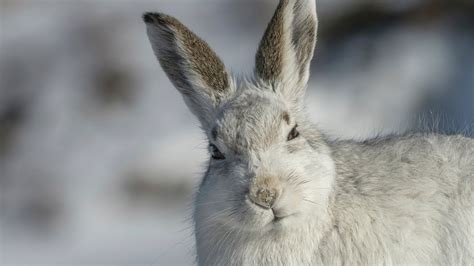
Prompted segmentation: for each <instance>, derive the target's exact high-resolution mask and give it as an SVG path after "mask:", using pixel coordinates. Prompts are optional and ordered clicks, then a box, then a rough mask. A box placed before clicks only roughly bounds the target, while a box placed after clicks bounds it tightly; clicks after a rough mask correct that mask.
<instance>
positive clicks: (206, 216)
mask: <svg viewBox="0 0 474 266" xmlns="http://www.w3.org/2000/svg"><path fill="white" fill-rule="evenodd" d="M143 19H144V21H145V22H146V24H147V32H148V36H149V39H150V42H151V45H152V48H153V50H154V53H155V55H156V57H157V58H158V60H159V62H160V64H161V66H162V67H163V69H164V70H165V72H166V74H167V75H168V77H169V79H170V80H171V82H172V83H173V84H174V85H175V87H176V88H177V89H178V91H179V92H180V93H181V94H182V96H183V98H184V100H185V102H186V104H187V106H188V107H189V109H190V110H191V111H192V112H193V113H194V114H195V115H196V116H197V118H198V119H199V121H200V123H201V124H202V129H203V130H204V131H205V133H206V135H207V137H208V140H209V153H210V157H211V158H210V161H209V166H208V169H207V172H206V174H205V177H204V179H203V180H202V183H201V186H200V189H199V192H198V194H197V197H196V203H195V213H194V219H195V223H196V237H197V239H198V246H199V241H200V238H207V239H218V238H216V237H217V236H218V237H220V238H222V237H223V235H222V234H220V235H219V232H221V233H224V232H232V231H236V232H237V231H238V232H240V233H242V234H245V232H247V233H251V234H261V235H262V236H264V235H272V234H280V233H282V232H289V231H291V230H292V228H294V229H297V228H301V225H304V224H308V223H310V222H312V221H313V220H314V217H318V216H321V217H324V215H325V211H326V207H327V202H328V197H329V193H330V187H331V186H332V184H333V181H334V163H333V161H332V160H331V157H330V152H329V149H328V148H327V146H326V145H325V142H324V140H323V137H322V136H321V135H320V134H319V133H318V131H317V130H314V129H313V128H312V125H311V124H310V123H309V122H307V120H306V116H305V114H304V108H303V102H304V99H303V98H304V94H305V90H306V85H307V82H308V79H309V73H310V72H309V68H310V62H311V59H312V57H313V50H314V47H315V43H316V31H317V17H316V6H315V2H314V1H310V0H281V1H280V3H279V5H278V7H277V9H276V12H275V14H274V16H273V18H272V20H271V22H270V23H269V25H268V27H267V29H266V31H265V34H264V36H263V38H262V40H261V42H260V46H259V48H258V51H257V54H256V60H255V61H256V62H255V70H254V78H252V79H250V81H249V80H237V79H236V78H234V77H233V76H231V74H230V73H229V72H228V71H227V70H226V68H225V66H224V64H223V63H222V62H221V60H220V59H219V58H218V57H217V55H216V54H215V53H214V52H213V51H212V50H211V49H210V48H209V46H208V45H207V44H206V43H205V42H204V41H203V40H201V39H200V38H199V37H197V36H196V35H195V34H194V33H193V32H191V31H190V30H189V29H187V28H186V27H185V26H184V25H183V24H181V23H180V22H179V21H178V20H176V19H175V18H173V17H170V16H167V15H164V14H160V13H146V14H145V15H144V16H143ZM309 217H311V219H309ZM310 220H311V221H310ZM207 233H209V236H206V234H207ZM211 234H212V237H211ZM211 241H212V240H211ZM198 249H199V248H198ZM198 252H199V251H198Z"/></svg>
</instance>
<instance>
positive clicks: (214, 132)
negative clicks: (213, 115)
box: [211, 128, 217, 140]
mask: <svg viewBox="0 0 474 266" xmlns="http://www.w3.org/2000/svg"><path fill="white" fill-rule="evenodd" d="M211 137H212V139H214V140H216V139H217V128H213V129H212V130H211Z"/></svg>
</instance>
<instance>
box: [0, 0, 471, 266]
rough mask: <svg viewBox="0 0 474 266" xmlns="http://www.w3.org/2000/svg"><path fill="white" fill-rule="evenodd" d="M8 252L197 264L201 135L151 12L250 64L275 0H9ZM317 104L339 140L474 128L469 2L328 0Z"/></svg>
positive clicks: (0, 65)
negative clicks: (171, 77)
mask: <svg viewBox="0 0 474 266" xmlns="http://www.w3.org/2000/svg"><path fill="white" fill-rule="evenodd" d="M0 3H1V5H0V75H1V76H0V193H1V194H0V206H1V212H0V264H1V265H20V264H21V265H38V264H42V265H53V264H63V265H119V264H121V265H190V264H192V263H193V252H194V251H193V240H194V239H193V236H192V230H191V222H190V220H189V218H190V215H191V202H192V195H193V191H194V189H195V187H196V186H197V184H198V183H199V180H200V176H201V174H202V173H203V171H204V162H205V161H206V159H207V156H208V155H207V152H206V147H207V143H206V140H205V138H204V135H203V134H201V132H200V130H199V128H198V123H197V121H196V120H195V119H194V117H192V115H191V114H190V113H189V111H188V110H187V109H186V107H185V105H184V103H183V101H182V99H181V97H180V95H179V94H178V93H177V92H176V90H175V89H174V88H173V87H172V85H171V83H170V82H169V81H168V80H167V78H166V76H165V75H164V73H163V72H162V70H161V68H160V67H159V65H158V63H157V62H156V60H155V58H154V55H153V53H152V50H151V48H150V45H149V43H148V39H147V36H146V34H145V26H144V24H143V23H142V21H141V14H142V13H143V12H144V11H161V12H166V13H169V14H172V15H173V16H176V17H177V18H179V19H180V20H181V21H183V22H184V23H185V24H186V25H188V26H190V28H191V29H192V30H193V31H195V32H196V33H197V34H198V35H200V36H201V37H203V38H204V39H205V40H206V41H208V43H209V44H210V45H211V46H212V47H213V48H214V49H215V51H216V52H217V53H218V54H219V55H220V56H221V57H222V59H223V60H224V62H225V63H226V65H227V66H228V68H230V69H232V70H233V71H235V72H244V73H250V72H251V71H252V68H253V58H254V53H255V51H256V49H257V44H258V41H259V39H260V37H261V36H262V34H263V32H264V29H265V27H266V24H267V23H268V21H269V20H270V18H271V16H272V14H273V11H274V9H275V7H276V5H277V1H276V0H213V1H209V0H200V1H192V0H147V1H137V0H133V1H132V0H120V1H112V0H95V1H88V0H76V1H73V0H70V1H67V0H54V1H53V0H0ZM318 14H319V21H320V26H319V38H318V46H317V49H316V53H315V60H314V61H313V66H312V72H313V73H312V78H311V81H310V85H309V88H308V97H307V104H308V112H309V114H310V116H311V117H312V119H313V121H314V122H315V123H318V125H319V126H320V128H321V129H322V130H324V131H325V132H327V133H328V134H330V136H332V137H335V138H357V139H364V138H368V137H373V136H376V135H386V134H390V133H394V132H404V131H406V130H437V131H440V132H444V133H456V132H458V133H459V132H461V133H464V134H465V135H469V136H472V135H473V132H474V131H473V130H472V128H473V124H474V49H473V47H474V1H472V0H451V1H446V0H439V1H435V0H399V1H389V0H318Z"/></svg>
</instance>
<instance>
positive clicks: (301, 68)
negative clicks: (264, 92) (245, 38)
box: [255, 0, 318, 97]
mask: <svg viewBox="0 0 474 266" xmlns="http://www.w3.org/2000/svg"><path fill="white" fill-rule="evenodd" d="M317 26H318V20H317V16H316V3H315V0H280V3H279V5H278V7H277V10H276V11H275V14H274V15H273V18H272V20H271V21H270V23H269V25H268V27H267V29H266V31H265V34H264V36H263V38H262V40H261V42H260V47H259V48H258V51H257V55H256V67H255V72H256V75H257V77H258V78H259V79H260V80H262V81H264V82H266V83H267V84H269V85H270V86H272V87H273V89H274V90H283V91H282V92H283V93H284V94H285V96H286V97H289V96H291V97H294V96H297V97H298V96H301V97H302V96H303V95H304V91H305V87H306V84H307V82H308V79H309V68H310V63H311V59H312V58H313V53H314V47H315V45H316V32H317ZM279 86H281V88H276V87H279Z"/></svg>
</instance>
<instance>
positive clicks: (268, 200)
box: [249, 188, 277, 209]
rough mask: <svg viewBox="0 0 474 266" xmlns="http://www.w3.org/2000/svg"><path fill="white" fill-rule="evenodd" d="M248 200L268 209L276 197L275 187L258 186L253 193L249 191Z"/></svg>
mask: <svg viewBox="0 0 474 266" xmlns="http://www.w3.org/2000/svg"><path fill="white" fill-rule="evenodd" d="M249 198H250V200H251V201H252V202H253V203H255V204H256V205H258V206H260V207H262V208H265V209H270V208H271V207H272V206H273V204H274V203H275V200H276V198H277V192H276V190H275V189H269V188H259V189H258V190H257V191H255V192H254V193H249Z"/></svg>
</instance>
